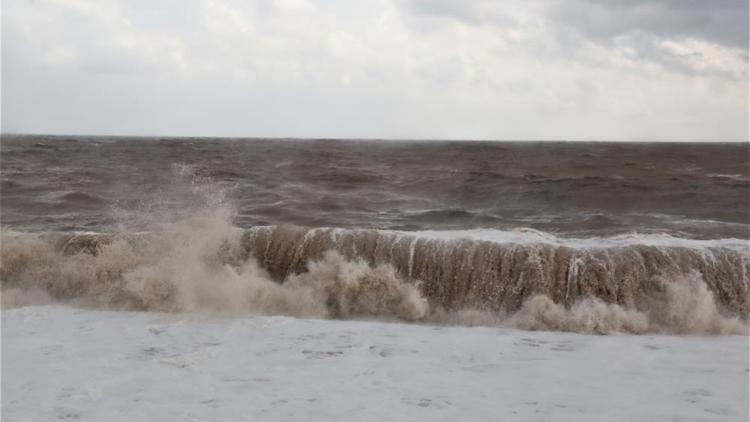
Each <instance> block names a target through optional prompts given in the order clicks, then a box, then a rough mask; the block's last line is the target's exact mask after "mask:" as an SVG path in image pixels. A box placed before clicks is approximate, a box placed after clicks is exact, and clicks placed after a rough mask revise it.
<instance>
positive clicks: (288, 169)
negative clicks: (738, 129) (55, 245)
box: [0, 136, 750, 239]
mask: <svg viewBox="0 0 750 422" xmlns="http://www.w3.org/2000/svg"><path fill="white" fill-rule="evenodd" d="M749 148H750V147H749V145H748V144H703V145H701V144H646V143H643V144H635V143H631V144H623V143H617V144H607V143H550V142H544V143H540V142H515V143H513V142H503V143H489V142H464V143H461V142H383V141H333V140H281V141H280V140H262V139H259V140H219V139H161V138H159V139H156V138H81V137H77V138H71V137H59V138H58V137H9V136H4V137H3V139H2V150H1V152H2V169H1V170H0V174H1V176H2V203H1V204H0V206H1V208H0V210H1V211H2V222H3V224H4V225H6V226H12V227H18V228H24V229H45V230H96V231H106V230H111V229H112V227H113V226H114V225H115V224H116V223H117V217H116V215H117V213H114V212H112V211H113V210H114V209H137V208H138V207H139V206H141V205H142V203H144V202H148V201H149V199H150V198H153V197H158V198H160V199H162V202H163V203H166V202H169V201H170V200H171V201H172V202H175V203H178V202H179V201H180V200H182V199H183V198H180V197H173V198H171V197H169V196H170V195H172V196H174V195H176V194H175V192H172V190H171V189H170V188H169V185H170V184H172V183H173V181H174V173H175V172H174V167H175V166H194V167H195V169H194V170H195V172H196V174H197V175H198V176H203V177H208V178H210V179H212V180H213V181H214V182H216V183H219V184H222V185H224V186H225V187H227V188H228V189H229V196H230V198H231V200H232V202H233V203H234V204H235V205H236V207H237V209H238V216H237V218H236V220H235V224H236V225H238V226H241V227H251V226H255V225H271V224H297V225H304V226H311V227H320V226H330V227H348V228H372V229H397V230H445V229H475V228H484V229H487V228H492V229H504V230H507V229H515V228H518V227H530V228H534V229H537V230H541V231H546V232H551V233H558V234H563V235H571V236H576V237H586V236H609V235H613V234H622V233H630V232H640V233H669V234H674V235H677V236H682V237H691V238H701V239H703V238H705V239H717V238H727V237H735V238H741V239H748V238H750V224H749V223H750V211H749V210H750V199H749V196H748V192H749V190H750V167H749V165H750V164H749V159H748V157H749V156H750V149H749Z"/></svg>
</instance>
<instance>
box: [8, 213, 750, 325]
mask: <svg viewBox="0 0 750 422" xmlns="http://www.w3.org/2000/svg"><path fill="white" fill-rule="evenodd" d="M233 217H234V214H233V211H232V209H231V208H230V207H227V206H212V207H207V208H203V209H200V210H196V211H194V212H193V213H192V214H191V215H189V216H187V217H185V218H181V219H180V220H179V221H177V222H172V223H169V224H162V225H160V226H159V227H158V228H156V229H154V230H151V231H148V232H127V231H125V232H122V233H115V234H70V233H17V232H11V231H9V230H7V229H5V230H3V231H2V237H1V239H0V240H1V241H2V255H1V258H2V260H1V261H0V280H1V282H2V306H3V307H5V308H7V307H17V306H25V305H30V304H40V303H48V302H52V301H55V302H57V301H62V302H66V303H70V304H72V305H76V306H86V307H94V308H101V309H116V310H146V311H160V312H190V313H192V312H208V313H218V314H225V315H234V314H240V313H257V314H271V315H290V316H296V317H308V318H334V319H372V318H377V319H386V320H400V321H409V322H423V323H436V324H462V325H491V326H507V327H515V328H520V329H528V330H561V331H572V332H580V333H595V334H610V333H634V334H640V333H653V332H657V333H672V334H747V311H748V302H749V300H748V299H749V295H748V286H749V285H750V282H749V281H748V273H750V271H748V270H749V264H748V255H749V254H748V252H747V250H745V249H743V247H742V245H741V244H740V245H739V247H737V245H736V242H735V244H732V245H734V246H732V245H722V244H720V243H715V244H706V245H698V244H686V243H684V242H682V243H680V242H673V243H674V244H670V243H669V242H667V243H668V244H665V243H664V242H661V243H658V242H657V243H654V242H652V244H648V242H646V243H644V242H641V243H638V242H625V241H617V242H614V243H609V244H608V243H607V242H603V243H599V244H598V246H597V244H586V245H584V244H576V243H575V242H568V243H566V242H565V241H563V240H561V239H557V238H553V237H551V236H550V235H544V236H547V238H546V240H545V239H538V238H535V240H534V239H531V240H529V239H526V240H519V239H516V238H514V239H510V240H507V239H506V240H505V241H497V240H496V241H492V240H482V239H469V238H466V237H459V238H455V237H451V236H435V235H434V233H433V235H428V234H415V233H411V234H410V233H404V232H391V231H377V230H344V229H330V228H317V229H308V228H303V227H297V226H265V227H255V228H251V229H249V230H241V229H238V228H236V227H234V226H232V224H231V221H232V220H233ZM537 235H541V234H539V233H538V232H537V233H536V234H534V236H537ZM544 236H542V237H544ZM554 239H557V240H555V241H553V240H554Z"/></svg>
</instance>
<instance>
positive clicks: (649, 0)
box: [548, 0, 748, 50]
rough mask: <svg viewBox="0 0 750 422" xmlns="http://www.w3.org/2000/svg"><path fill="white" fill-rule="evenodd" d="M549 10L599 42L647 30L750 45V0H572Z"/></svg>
mask: <svg viewBox="0 0 750 422" xmlns="http://www.w3.org/2000/svg"><path fill="white" fill-rule="evenodd" d="M548 10H549V19H550V20H552V21H553V22H555V23H557V24H559V25H566V26H569V27H572V28H574V29H575V30H577V31H579V32H580V33H581V34H583V35H584V36H585V37H587V38H590V39H594V40H599V41H605V40H612V39H614V38H616V37H618V36H622V35H625V34H629V33H636V32H645V33H650V34H653V35H655V36H657V37H659V38H695V39H700V40H705V41H708V42H711V43H715V44H720V45H723V46H727V47H734V48H740V49H745V50H746V49H747V48H748V1H747V0H567V1H565V2H560V1H555V2H553V3H550V5H549V9H548Z"/></svg>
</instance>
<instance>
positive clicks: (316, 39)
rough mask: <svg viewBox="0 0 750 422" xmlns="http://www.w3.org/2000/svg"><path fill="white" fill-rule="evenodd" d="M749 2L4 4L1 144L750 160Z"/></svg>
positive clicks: (129, 0)
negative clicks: (670, 149) (692, 143)
mask: <svg viewBox="0 0 750 422" xmlns="http://www.w3.org/2000/svg"><path fill="white" fill-rule="evenodd" d="M747 62H748V2H747V0H565V1H562V0H513V1H506V0H487V1H485V0H472V1H466V0H423V1H420V0H357V1H353V0H275V1H271V0H256V1H252V0H243V1H232V0H227V1H220V0H164V1H159V2H157V1H152V0H120V1H118V0H5V1H3V2H2V131H3V132H5V133H67V134H71V133H73V134H123V135H127V134H129V135H189V136H258V137H264V136H271V137H344V138H345V137H358V138H439V139H446V138H449V139H500V140H510V139H594V140H720V141H726V140H735V141H737V140H741V141H747V140H748V63H747Z"/></svg>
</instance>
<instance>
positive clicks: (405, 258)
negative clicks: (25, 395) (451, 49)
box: [0, 135, 750, 334]
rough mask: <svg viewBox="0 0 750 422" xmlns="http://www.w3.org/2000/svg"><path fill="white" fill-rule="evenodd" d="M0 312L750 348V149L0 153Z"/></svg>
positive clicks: (45, 142)
mask: <svg viewBox="0 0 750 422" xmlns="http://www.w3.org/2000/svg"><path fill="white" fill-rule="evenodd" d="M0 157H1V158H0V160H1V161H0V178H1V183H2V185H1V186H0V187H1V190H0V197H1V201H0V224H1V225H2V258H3V259H2V266H1V267H0V276H2V288H3V299H4V300H3V304H4V306H5V307H11V308H12V307H18V306H24V305H26V304H29V303H37V302H39V301H41V302H65V303H72V304H75V305H77V306H84V307H93V308H97V309H116V310H122V309H125V310H153V311H163V312H176V313H180V312H196V311H206V312H219V313H229V314H237V313H259V314H264V315H269V314H270V315H290V316H299V317H313V318H323V319H372V318H375V319H385V320H397V321H406V322H416V323H420V322H424V323H435V324H458V325H489V326H494V325H501V326H502V325H509V326H512V327H517V328H523V329H545V330H553V331H558V330H559V331H573V332H582V333H597V334H610V333H623V332H624V333H636V334H640V333H677V334H681V333H694V334H695V333H697V334H724V333H738V332H739V333H744V332H745V331H746V329H747V315H748V309H749V308H748V306H749V304H750V299H749V298H750V293H749V292H750V246H749V244H750V243H749V242H750V195H749V192H750V144H747V143H705V144H699V143H605V142H478V141H460V142H459V141H450V142H449V141H409V140H402V141H385V140H356V139H352V140H349V139H226V138H222V139H219V138H169V137H100V136H41V135H3V137H2V142H1V149H0Z"/></svg>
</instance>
